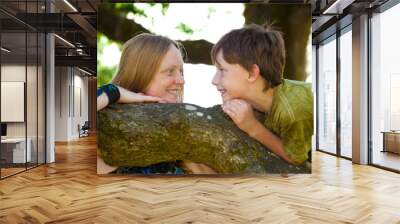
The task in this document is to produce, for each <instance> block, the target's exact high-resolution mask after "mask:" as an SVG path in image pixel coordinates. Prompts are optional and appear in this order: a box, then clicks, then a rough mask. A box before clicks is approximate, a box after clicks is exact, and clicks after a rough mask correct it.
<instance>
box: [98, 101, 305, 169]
mask: <svg viewBox="0 0 400 224" xmlns="http://www.w3.org/2000/svg"><path fill="white" fill-rule="evenodd" d="M259 117H262V116H259ZM98 122H99V123H98V124H99V128H98V153H99V155H100V156H101V157H102V158H103V160H104V161H105V162H106V163H107V164H109V165H112V166H148V165H151V164H156V163H159V162H165V161H176V160H183V161H193V162H197V163H203V164H206V165H208V166H210V167H212V168H213V169H215V170H216V171H217V172H218V173H240V174H242V173H249V174H251V173H310V172H311V170H310V164H309V162H305V163H304V164H302V165H299V166H294V165H290V164H288V163H287V162H285V161H284V160H282V159H281V158H280V157H278V156H277V155H275V154H274V153H272V152H271V151H269V150H268V149H266V148H264V147H263V146H262V145H261V144H260V143H258V142H257V141H256V140H254V139H252V138H250V137H249V136H248V135H247V134H246V133H244V132H242V131H241V130H240V129H239V128H237V127H236V125H235V124H234V123H233V122H232V121H231V119H230V118H229V117H228V116H227V115H225V113H224V112H223V111H222V109H221V107H220V106H214V107H211V108H202V107H198V106H195V105H191V104H130V105H127V104H125V105H122V104H116V105H111V106H109V107H107V108H106V109H104V110H102V111H100V112H98Z"/></svg>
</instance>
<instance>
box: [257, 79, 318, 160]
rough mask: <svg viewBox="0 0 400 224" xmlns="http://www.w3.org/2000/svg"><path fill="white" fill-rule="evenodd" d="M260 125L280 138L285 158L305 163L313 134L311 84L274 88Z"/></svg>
mask: <svg viewBox="0 0 400 224" xmlns="http://www.w3.org/2000/svg"><path fill="white" fill-rule="evenodd" d="M264 125H265V126H266V127H267V128H268V129H269V130H271V131H272V132H274V133H275V134H276V135H278V136H279V137H280V138H281V140H282V142H283V147H284V150H285V152H286V154H287V155H288V157H289V158H290V159H291V160H292V161H293V162H294V163H296V164H300V163H303V162H304V161H306V160H307V159H308V152H309V151H310V150H311V137H312V134H313V94H312V91H311V84H310V83H305V82H301V81H294V80H288V79H284V80H283V82H282V84H280V85H278V86H277V87H275V90H274V98H273V101H272V107H271V110H270V112H269V113H268V114H267V115H266V118H265V121H264Z"/></svg>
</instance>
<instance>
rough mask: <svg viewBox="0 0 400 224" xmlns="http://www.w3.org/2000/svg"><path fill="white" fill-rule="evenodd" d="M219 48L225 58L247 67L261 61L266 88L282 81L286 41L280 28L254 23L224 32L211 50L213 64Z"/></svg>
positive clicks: (260, 66)
mask: <svg viewBox="0 0 400 224" xmlns="http://www.w3.org/2000/svg"><path fill="white" fill-rule="evenodd" d="M220 50H222V52H223V57H224V60H225V61H226V62H228V63H230V64H239V65H241V66H242V67H243V68H245V69H246V70H247V71H250V69H251V68H252V66H253V65H254V64H256V65H258V67H259V68H260V74H261V76H262V77H263V78H264V79H265V80H266V81H267V82H266V85H267V86H265V89H264V90H266V89H268V88H272V87H275V86H277V85H279V84H281V83H282V78H283V71H284V68H285V62H286V57H285V42H284V40H283V37H282V34H281V32H280V31H278V30H276V29H274V28H273V27H272V26H270V25H268V24H266V25H264V27H262V26H259V25H255V24H251V25H247V26H245V27H243V28H241V29H235V30H232V31H230V32H229V33H227V34H225V35H224V36H223V37H222V38H221V39H220V40H219V41H218V42H217V43H216V44H215V45H214V46H213V48H212V50H211V60H212V62H213V63H214V64H215V59H216V57H217V54H218V52H219V51H220Z"/></svg>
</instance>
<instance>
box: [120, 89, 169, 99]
mask: <svg viewBox="0 0 400 224" xmlns="http://www.w3.org/2000/svg"><path fill="white" fill-rule="evenodd" d="M117 87H118V89H119V93H120V97H119V100H118V103H143V102H158V103H165V100H163V99H161V98H160V97H155V96H147V95H144V94H143V93H134V92H132V91H129V90H127V89H124V88H122V87H120V86H117Z"/></svg>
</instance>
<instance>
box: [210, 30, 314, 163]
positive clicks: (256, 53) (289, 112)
mask: <svg viewBox="0 0 400 224" xmlns="http://www.w3.org/2000/svg"><path fill="white" fill-rule="evenodd" d="M211 57H212V61H213V63H214V64H215V65H216V67H217V72H216V74H215V76H214V78H213V80H212V83H213V84H214V85H215V86H216V87H217V89H218V91H219V92H220V93H221V96H222V100H223V105H222V109H223V110H224V112H225V113H227V114H228V115H229V116H230V117H231V119H232V120H233V121H234V122H235V124H236V125H237V126H238V127H239V128H240V129H241V130H242V131H244V132H246V133H247V134H248V135H249V136H250V137H252V138H254V139H256V140H257V141H259V142H260V143H262V144H263V145H264V146H265V147H267V148H268V149H270V150H271V151H273V152H274V153H275V154H277V155H278V156H280V157H281V158H282V159H284V160H286V161H287V162H288V163H291V164H295V165H298V164H301V163H303V162H304V161H306V160H307V159H308V152H309V151H310V150H311V136H312V133H313V96H312V92H311V87H310V86H309V85H308V84H306V83H304V82H299V81H293V80H287V79H283V71H284V67H285V47H284V41H283V38H282V35H281V33H280V32H278V31H276V30H273V29H272V28H271V27H266V28H263V27H261V26H258V25H250V26H246V27H244V28H241V29H236V30H232V31H231V32H229V33H227V34H225V35H224V36H223V37H222V38H221V39H220V40H219V41H218V43H216V44H215V45H214V47H213V49H212V51H211ZM253 108H254V109H256V110H259V111H261V112H264V113H265V114H266V118H265V121H264V123H263V124H262V123H260V122H259V121H258V120H257V119H256V118H255V117H254V115H253Z"/></svg>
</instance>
